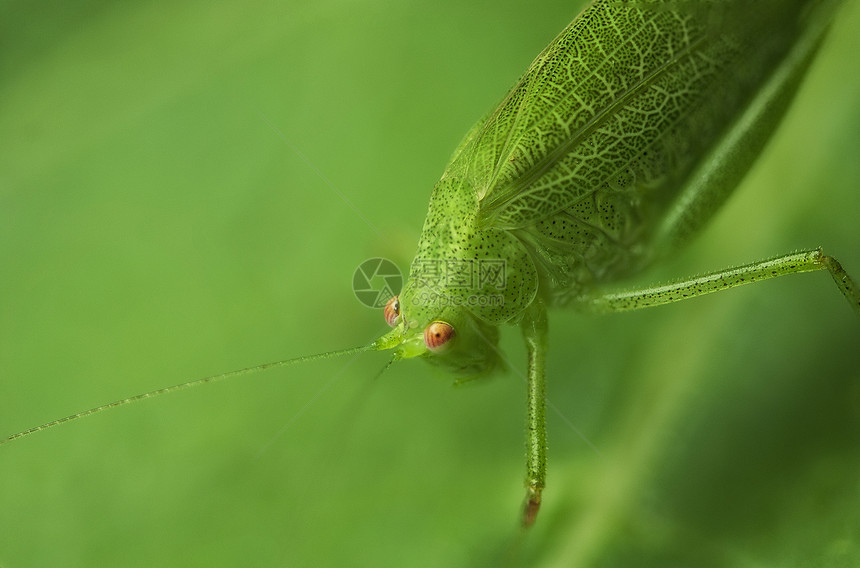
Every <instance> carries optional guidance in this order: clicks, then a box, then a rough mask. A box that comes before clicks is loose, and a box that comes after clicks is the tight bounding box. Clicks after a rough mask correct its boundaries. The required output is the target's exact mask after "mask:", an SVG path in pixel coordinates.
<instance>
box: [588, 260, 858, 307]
mask: <svg viewBox="0 0 860 568" xmlns="http://www.w3.org/2000/svg"><path fill="white" fill-rule="evenodd" d="M815 270H828V271H830V275H831V276H832V277H833V280H834V281H835V282H836V285H837V286H838V287H839V290H840V291H841V292H842V295H843V296H845V299H847V300H848V303H850V304H851V306H852V307H853V308H854V310H855V311H857V313H858V314H860V287H858V286H857V284H856V283H855V282H854V281H853V280H852V279H851V277H850V276H848V274H847V273H846V272H845V270H844V269H843V268H842V266H841V265H840V264H839V262H838V261H837V260H836V259H835V258H833V257H830V256H827V255H825V254H824V253H823V252H821V249H815V250H808V251H801V252H797V253H794V254H787V255H785V256H780V257H776V258H771V259H768V260H762V261H760V262H754V263H752V264H747V265H745V266H739V267H737V268H730V269H728V270H720V271H718V272H713V273H711V274H706V275H704V276H700V277H698V278H692V279H689V280H679V281H677V282H670V283H669V284H664V285H662V286H655V287H653V288H643V289H640V290H627V291H624V292H617V293H613V294H606V295H603V296H598V297H593V298H588V299H585V300H583V301H582V306H583V307H584V308H585V309H586V310H587V311H592V312H598V313H606V312H623V311H627V310H638V309H640V308H648V307H651V306H660V305H662V304H669V303H672V302H678V301H681V300H686V299H688V298H695V297H697V296H703V295H705V294H710V293H711V292H719V291H720V290H728V289H729V288H734V287H735V286H741V285H742V284H750V283H752V282H758V281H759V280H767V279H768V278H775V277H777V276H784V275H786V274H797V273H801V272H812V271H815Z"/></svg>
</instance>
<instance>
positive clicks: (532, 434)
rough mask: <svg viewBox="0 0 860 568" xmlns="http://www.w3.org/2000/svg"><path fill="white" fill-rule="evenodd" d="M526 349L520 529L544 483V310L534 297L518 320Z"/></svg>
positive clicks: (532, 518) (527, 520) (528, 521)
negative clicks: (526, 397) (525, 398)
mask: <svg viewBox="0 0 860 568" xmlns="http://www.w3.org/2000/svg"><path fill="white" fill-rule="evenodd" d="M521 325H522V329H523V337H524V338H525V341H526V348H527V349H528V379H527V386H526V388H527V390H528V402H527V411H526V501H525V505H524V506H523V526H525V527H528V526H531V524H532V523H534V522H535V519H536V518H537V514H538V510H539V509H540V501H541V492H542V491H543V488H544V485H545V484H546V346H547V343H546V334H547V324H546V308H545V307H544V304H543V302H542V301H541V300H540V299H539V298H537V299H535V301H534V302H533V303H532V305H531V306H530V308H529V310H528V311H527V312H526V315H525V317H524V318H523V321H522V324H521Z"/></svg>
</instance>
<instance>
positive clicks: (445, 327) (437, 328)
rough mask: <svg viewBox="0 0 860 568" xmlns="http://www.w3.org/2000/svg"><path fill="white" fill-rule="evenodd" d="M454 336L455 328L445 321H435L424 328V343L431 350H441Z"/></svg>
mask: <svg viewBox="0 0 860 568" xmlns="http://www.w3.org/2000/svg"><path fill="white" fill-rule="evenodd" d="M452 337H454V328H453V327H451V325H450V324H447V323H445V322H444V321H434V322H433V323H431V324H430V325H428V326H427V327H426V328H425V329H424V345H426V346H427V349H429V350H430V351H439V350H440V349H442V348H443V347H444V346H445V344H446V343H448V342H449V341H450V340H451V338H452Z"/></svg>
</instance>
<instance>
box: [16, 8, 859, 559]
mask: <svg viewBox="0 0 860 568" xmlns="http://www.w3.org/2000/svg"><path fill="white" fill-rule="evenodd" d="M581 5H582V3H581V2H572V3H558V2H549V1H537V2H530V3H523V2H510V1H508V2H499V1H497V0H496V1H493V2H483V1H482V2H468V3H463V2H449V1H447V0H444V1H442V2H433V3H427V2H384V1H378V0H355V1H326V0H323V1H319V0H314V1H313V2H311V1H309V0H308V1H305V0H297V1H292V2H288V3H275V2H255V1H251V2H242V3H239V2H229V3H223V2H222V3H212V2H202V1H200V2H192V1H186V2H155V1H150V2H147V1H142V2H135V3H119V2H104V1H89V2H86V1H77V2H59V1H55V0H54V1H43V2H39V3H32V2H24V1H20V0H13V1H8V0H7V1H6V2H3V3H2V4H0V433H2V435H3V436H6V435H8V434H11V433H13V432H17V431H20V430H23V429H26V428H28V427H31V426H34V425H37V424H41V423H43V422H47V421H49V420H52V419H55V418H58V417H61V416H65V415H67V414H71V413H73V412H77V411H79V410H83V409H85V408H89V407H92V406H95V405H98V404H101V403H104V402H109V401H111V400H115V399H118V398H122V397H125V396H129V395H132V394H136V393H139V392H143V391H147V390H151V389H155V388H158V387H162V386H167V385H170V384H174V383H178V382H182V381H185V380H189V379H193V378H199V377H203V376H207V375H211V374H215V373H219V372H224V371H228V370H231V369H236V368H241V367H246V366H250V365H254V364H258V363H263V362H267V361H273V360H278V359H283V358H287V357H292V356H296V355H303V354H310V353H316V352H319V351H325V350H330V349H337V348H343V347H349V346H353V345H359V344H363V343H366V342H368V341H369V340H370V339H372V338H373V337H375V336H376V335H377V334H378V333H379V332H381V331H383V328H384V324H383V322H382V314H381V313H380V312H379V311H373V310H370V309H367V308H365V307H363V306H362V305H361V304H359V303H358V302H357V301H356V300H355V298H354V297H353V294H352V291H351V288H350V284H351V279H352V272H353V270H354V269H355V267H356V266H357V265H358V264H359V263H361V262H362V261H363V260H365V259H366V258H369V257H374V256H384V257H388V258H391V259H393V260H395V261H396V262H397V263H399V264H400V266H401V267H402V268H406V267H407V266H408V263H409V261H410V259H411V255H412V253H413V251H414V248H415V245H416V242H417V238H418V234H419V231H420V228H421V224H422V222H423V217H424V213H425V211H426V205H427V201H428V198H429V193H430V189H431V187H432V185H433V183H434V182H435V180H436V179H437V178H438V177H439V175H440V174H441V171H442V168H443V166H444V164H445V162H446V160H447V158H448V156H449V154H450V152H451V151H452V150H453V148H454V146H455V145H456V143H457V142H458V141H459V138H460V137H461V136H462V135H463V134H464V133H465V132H466V131H467V129H468V128H469V127H470V126H471V125H472V123H473V122H474V121H475V120H477V119H478V118H479V117H480V116H481V115H482V114H483V113H484V112H486V111H487V110H489V109H490V108H491V107H492V106H493V105H494V104H496V103H497V102H498V100H499V99H500V98H501V96H502V95H503V94H504V92H505V91H506V89H507V88H508V87H509V86H510V85H511V84H512V83H513V82H514V81H515V80H516V78H517V77H518V76H519V75H520V74H521V73H522V72H523V71H524V70H525V68H526V66H527V65H528V64H529V62H530V61H531V60H532V58H533V57H534V56H535V55H536V54H537V53H538V52H539V51H540V50H541V49H542V48H543V47H544V46H545V44H547V43H548V42H549V41H550V40H551V39H552V38H553V37H554V36H555V35H556V34H557V33H558V32H559V31H560V30H561V29H562V28H563V27H564V26H565V25H566V24H567V23H568V22H569V21H570V20H571V19H572V18H573V17H574V16H575V15H576V13H577V12H578V11H579V9H580V7H581ZM858 30H860V9H858V5H857V3H852V4H849V5H848V6H847V7H846V9H845V10H844V11H843V12H842V13H841V14H840V16H839V19H838V21H837V22H836V25H835V27H834V29H833V31H832V34H831V36H830V38H829V39H828V41H827V43H826V45H825V46H824V49H823V51H822V53H821V55H820V58H819V60H818V61H817V63H816V65H815V66H814V68H813V69H812V71H811V73H810V75H809V78H808V81H807V82H806V83H805V84H804V86H803V89H802V91H801V93H800V94H799V97H798V100H797V102H796V104H795V106H794V107H793V109H792V111H791V113H790V116H789V117H788V118H787V120H786V121H785V123H784V124H783V126H782V127H781V129H780V130H779V131H778V133H777V135H776V137H775V138H774V140H773V142H772V144H771V145H770V146H769V147H768V148H767V150H766V152H765V154H764V155H763V156H762V159H761V160H760V161H759V163H758V164H757V166H756V168H755V169H754V171H753V172H752V173H751V174H750V175H749V176H748V177H747V179H746V181H745V183H744V185H743V186H742V187H741V188H740V189H739V191H738V194H737V196H736V198H735V199H733V200H732V201H731V202H730V203H729V205H728V206H727V207H726V208H725V209H723V210H722V211H721V212H720V214H719V216H718V217H717V218H716V219H715V220H714V222H713V223H712V224H711V225H710V226H709V228H708V229H707V230H706V231H705V233H704V234H703V235H702V236H701V238H700V239H699V240H698V241H696V242H695V243H694V244H693V245H692V246H691V247H689V248H688V249H686V250H685V251H684V252H683V253H682V254H681V255H679V256H678V257H676V258H674V259H672V261H671V262H670V263H668V264H667V265H666V266H664V267H662V268H660V269H659V270H656V271H654V272H652V273H650V274H646V275H643V276H642V278H641V279H640V280H639V281H640V282H641V283H652V282H656V281H659V280H664V279H668V278H670V277H675V276H687V275H692V274H695V273H700V272H704V271H707V270H712V269H717V268H722V267H725V266H728V265H732V264H739V263H742V262H748V261H752V260H756V259H759V258H763V257H766V256H771V255H776V254H779V253H784V252H789V251H792V250H795V249H798V248H809V247H814V246H819V245H820V246H823V247H825V249H826V250H827V251H828V252H830V253H831V254H833V255H835V256H837V258H839V259H840V260H842V261H843V263H844V265H845V267H846V268H847V269H848V270H849V271H850V272H851V273H852V274H854V276H855V277H860V231H858V220H860V216H858V213H860V191H858V187H860V160H858V159H857V155H858V148H860V74H858V73H857V72H856V70H857V64H856V63H857V62H856V57H857V56H856V54H857V53H858V52H860V34H858ZM293 147H294V148H295V149H297V150H298V152H297V151H296V150H294V149H293ZM299 152H300V153H301V155H299ZM302 156H304V158H303V157H302ZM305 160H306V161H305ZM315 170H318V171H319V172H320V173H321V174H322V175H320V174H318V173H317V172H316V171H315ZM323 176H324V178H325V180H328V182H329V183H330V185H331V186H333V187H334V188H336V189H337V191H339V192H341V193H342V194H343V195H345V196H347V198H348V199H349V201H351V202H352V203H353V204H354V207H355V209H357V210H358V211H360V212H361V214H362V215H363V216H364V217H365V218H366V219H367V220H368V221H369V223H368V222H365V221H364V220H363V219H362V218H361V217H360V216H359V215H357V214H356V213H355V211H354V210H353V209H352V208H351V207H350V206H349V205H347V204H346V203H345V202H344V200H342V199H341V198H340V197H338V196H337V194H336V193H335V191H333V190H332V188H331V187H330V186H329V185H328V184H327V182H326V181H325V180H324V179H323ZM371 225H372V226H373V227H375V228H376V229H378V231H376V230H374V228H372V227H371ZM550 325H551V339H550V347H551V353H550V367H549V398H550V401H551V403H552V404H553V405H554V406H555V407H556V408H557V409H558V410H559V411H560V413H561V415H563V418H562V417H561V416H560V415H559V414H556V413H551V414H550V417H549V427H550V432H549V436H550V456H549V457H550V463H549V479H548V488H547V490H546V493H545V499H546V501H545V505H544V508H543V510H542V512H541V515H540V517H539V519H538V523H537V525H536V526H535V527H534V529H533V530H532V531H531V532H530V533H529V534H528V535H525V536H522V535H521V534H520V533H519V531H518V527H517V522H518V510H519V506H520V501H521V499H522V496H523V487H522V479H523V475H524V463H523V462H524V459H523V423H524V404H525V395H524V387H523V384H522V382H521V380H520V378H519V375H518V374H516V373H513V372H508V373H506V374H500V375H499V376H496V377H494V378H493V379H492V380H487V381H484V382H481V383H480V384H474V385H470V386H468V387H464V388H459V389H455V388H452V387H451V384H450V380H449V378H448V377H445V376H444V375H440V374H438V372H436V371H435V370H434V369H432V368H431V367H430V366H428V365H425V364H423V363H421V362H415V361H412V362H406V363H402V364H400V365H397V366H394V367H392V368H391V369H390V370H389V371H387V372H386V373H385V374H383V375H382V376H381V377H379V378H376V379H374V378H373V377H374V376H375V375H376V374H377V372H378V371H379V369H380V368H382V366H383V365H384V364H385V362H386V361H387V358H386V357H385V356H384V355H382V354H367V355H363V356H361V357H358V358H355V359H351V358H344V359H340V360H332V361H325V362H317V363H308V364H305V365H301V366H299V367H293V368H291V369H285V370H279V371H272V372H268V373H264V374H259V375H256V376H252V377H245V378H242V379H239V380H236V381H234V382H231V383H221V384H217V385H212V386H208V387H204V388H200V389H196V390H193V391H188V392H183V393H180V394H176V395H173V396H169V397H166V398H162V399H158V400H153V401H147V402H144V403H140V404H138V405H134V406H131V407H126V408H123V409H119V410H116V411H111V412H106V413H103V414H100V415H98V416H96V417H92V418H89V419H87V420H84V421H80V422H76V423H74V424H69V425H66V426H63V427H61V428H56V429H53V430H51V431H47V432H42V433H40V434H38V435H34V436H32V437H29V438H27V439H23V440H20V441H17V442H16V443H14V444H9V445H4V446H2V447H0V566H3V567H4V568H5V567H28V566H34V567H35V566H38V567H43V566H185V567H187V566H213V565H215V566H228V565H252V566H311V565H313V566H362V565H363V566H371V565H372V566H499V565H506V564H507V565H512V566H517V565H527V566H578V567H584V566H637V567H639V566H690V565H694V566H698V567H702V566H704V567H709V566H813V565H815V566H817V565H821V566H856V565H858V564H860V537H858V534H860V476H858V475H857V472H858V471H860V418H858V416H860V413H858V410H860V348H859V347H860V321H858V319H857V317H856V316H855V315H854V314H852V313H851V311H850V310H849V309H848V307H847V305H845V302H844V300H843V299H842V298H841V296H840V295H839V294H838V293H837V291H836V288H835V287H834V286H833V285H832V283H831V282H830V281H829V278H828V277H827V276H826V275H824V274H814V275H805V276H800V277H793V278H787V279H783V281H773V282H769V283H766V284H762V285H759V286H752V287H748V288H747V289H739V290H736V291H732V292H730V293H727V294H722V295H717V296H712V297H709V298H703V299H699V300H694V301H691V302H687V303H685V304H679V305H673V306H668V307H665V308H661V309H656V310H653V311H650V312H642V313H633V314H626V315H616V316H610V317H604V318H586V317H582V316H578V315H576V314H572V313H564V312H556V313H553V314H552V315H551V320H550ZM503 344H504V346H505V348H506V350H507V353H508V354H509V357H510V358H511V359H512V361H514V362H515V364H516V365H520V366H522V365H524V354H523V349H522V347H521V346H520V338H519V333H518V332H517V330H515V329H508V330H506V333H505V337H504V339H503ZM566 421H570V423H572V424H574V425H575V426H576V428H578V429H579V430H580V431H581V432H582V433H583V434H584V435H585V436H586V437H587V438H588V439H589V440H590V441H591V443H593V444H594V446H595V447H596V448H597V450H598V452H599V453H598V452H595V451H594V450H593V449H591V448H590V447H589V445H588V444H586V443H585V442H584V441H583V440H582V439H581V438H580V437H579V436H578V435H577V434H576V433H575V432H574V431H573V430H572V428H571V427H570V426H568V424H567V423H566ZM285 427H286V428H285ZM284 428H285V429H284ZM282 430H283V432H282V434H281V435H279V436H278V434H279V432H281V431H282Z"/></svg>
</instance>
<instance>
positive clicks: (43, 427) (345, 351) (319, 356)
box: [0, 344, 373, 445]
mask: <svg viewBox="0 0 860 568" xmlns="http://www.w3.org/2000/svg"><path fill="white" fill-rule="evenodd" d="M372 348H373V344H371V345H365V346H362V347H351V348H349V349H341V350H339V351H328V352H326V353H317V354H316V355H306V356H304V357H296V358H294V359H285V360H284V361H275V362H274V363H264V364H262V365H256V366H254V367H248V368H246V369H239V370H237V371H230V372H228V373H221V374H220V375H212V376H211V377H205V378H203V379H196V380H194V381H188V382H186V383H181V384H178V385H173V386H172V387H164V388H161V389H157V390H154V391H150V392H145V393H143V394H137V395H134V396H131V397H128V398H123V399H121V400H116V401H114V402H110V403H108V404H103V405H101V406H96V407H95V408H90V409H89V410H84V411H83V412H78V413H77V414H72V415H70V416H66V417H65V418H60V419H58V420H53V421H51V422H48V423H46V424H42V425H41V426H36V427H35V428H30V429H29V430H24V431H23V432H18V433H17V434H12V435H11V436H9V437H8V438H6V439H4V440H0V445H2V444H6V443H8V442H11V441H12V440H17V439H18V438H23V437H25V436H29V435H30V434H35V433H36V432H41V431H42V430H47V429H49V428H53V427H54V426H59V425H60V424H65V423H66V422H71V421H72V420H77V419H79V418H84V417H86V416H90V415H92V414H97V413H99V412H102V411H103V410H108V409H110V408H116V407H117V406H125V405H126V404H131V403H132V402H138V401H140V400H144V399H147V398H155V397H157V396H161V395H163V394H168V393H172V392H176V391H180V390H185V389H190V388H192V387H198V386H200V385H204V384H207V383H214V382H215V381H222V380H225V379H232V378H235V377H238V376H240V375H247V374H250V373H256V372H259V371H266V370H268V369H277V368H278V367H287V366H289V365H293V364H296V363H304V362H307V361H317V360H319V359H330V358H332V357H338V356H340V355H350V354H352V353H360V352H362V351H367V350H369V349H372Z"/></svg>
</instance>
